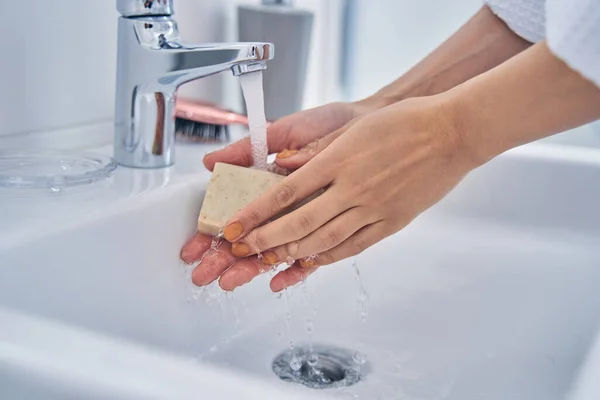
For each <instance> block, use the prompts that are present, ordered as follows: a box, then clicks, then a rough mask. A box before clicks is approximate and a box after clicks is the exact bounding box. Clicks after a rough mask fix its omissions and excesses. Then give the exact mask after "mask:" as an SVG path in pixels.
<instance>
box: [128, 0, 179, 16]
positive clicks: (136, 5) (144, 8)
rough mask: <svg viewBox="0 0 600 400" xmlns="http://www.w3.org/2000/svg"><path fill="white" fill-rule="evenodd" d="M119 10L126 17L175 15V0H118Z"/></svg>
mask: <svg viewBox="0 0 600 400" xmlns="http://www.w3.org/2000/svg"><path fill="white" fill-rule="evenodd" d="M117 11H119V13H120V14H121V15H122V16H124V17H144V16H151V15H164V16H170V15H173V0H117Z"/></svg>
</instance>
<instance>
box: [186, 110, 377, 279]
mask: <svg viewBox="0 0 600 400" xmlns="http://www.w3.org/2000/svg"><path fill="white" fill-rule="evenodd" d="M371 108H372V106H371V105H369V104H365V103H361V104H358V103H332V104H327V105H325V106H321V107H317V108H314V109H310V110H306V111H302V112H299V113H297V114H293V115H290V116H288V117H285V118H282V119H280V120H278V121H275V122H274V123H273V124H272V125H271V126H270V128H269V130H268V132H267V139H268V146H269V151H270V152H271V153H279V156H278V157H277V161H276V162H277V164H278V166H280V167H282V168H283V169H284V170H286V171H292V170H294V169H296V168H298V167H299V166H300V165H302V164H303V162H302V157H299V158H298V157H296V158H295V159H294V158H293V157H290V158H286V157H288V156H292V155H296V154H297V152H298V150H299V149H304V150H306V151H307V152H308V149H311V148H313V147H315V146H314V145H310V144H311V143H314V142H315V140H317V139H319V138H322V137H324V136H326V135H328V134H330V133H331V132H333V131H335V130H337V129H339V128H341V127H342V126H344V125H345V124H347V123H348V122H350V121H352V120H354V119H356V118H359V117H360V116H362V115H364V114H365V113H367V112H368V111H370V110H371ZM309 153H310V152H309ZM217 162H224V163H228V164H234V165H240V166H251V165H252V150H251V147H250V140H249V139H248V138H246V139H243V140H241V141H239V142H236V143H234V144H232V145H230V146H228V147H226V148H224V149H222V150H219V151H216V152H214V153H211V154H208V155H206V156H205V158H204V164H205V166H206V167H207V168H208V169H209V170H211V171H212V169H213V168H214V165H215V163H217ZM211 242H212V237H210V236H206V235H203V234H199V233H196V234H195V235H194V236H193V237H192V238H190V240H188V242H187V243H186V244H185V245H184V247H183V249H182V250H181V258H182V260H183V261H185V262H186V263H190V264H191V263H194V262H197V261H199V260H200V259H202V263H201V264H200V265H199V266H197V267H196V269H195V270H194V272H193V274H192V279H193V281H194V283H195V284H196V285H199V286H203V285H207V284H209V283H211V282H213V281H214V280H215V279H217V278H219V277H220V280H219V284H220V285H221V287H222V288H223V289H225V290H232V289H233V288H235V287H237V286H239V285H240V284H242V283H246V282H249V281H250V280H251V279H253V278H254V277H255V276H257V275H258V274H260V273H261V272H263V271H264V270H266V269H268V267H267V266H265V264H264V263H262V262H261V261H260V260H259V259H258V258H257V257H256V256H252V257H243V258H241V259H238V258H237V257H235V256H234V255H233V254H232V252H231V244H229V243H223V244H222V245H221V246H220V247H219V251H218V252H214V251H210V247H211ZM203 257H204V258H203ZM230 267H231V268H230ZM300 272H301V273H302V274H304V271H298V273H300ZM289 274H294V271H291V272H290V273H289ZM293 278H294V279H301V276H295V275H294V276H293Z"/></svg>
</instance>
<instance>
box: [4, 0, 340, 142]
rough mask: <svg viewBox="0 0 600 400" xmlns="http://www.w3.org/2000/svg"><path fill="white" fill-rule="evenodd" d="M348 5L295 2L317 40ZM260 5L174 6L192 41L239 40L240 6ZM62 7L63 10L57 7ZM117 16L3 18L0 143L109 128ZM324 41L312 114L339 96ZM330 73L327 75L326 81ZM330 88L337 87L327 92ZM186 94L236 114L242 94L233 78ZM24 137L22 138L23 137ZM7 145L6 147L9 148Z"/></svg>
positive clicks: (67, 11)
mask: <svg viewBox="0 0 600 400" xmlns="http://www.w3.org/2000/svg"><path fill="white" fill-rule="evenodd" d="M343 1H344V0H328V1H322V0H297V5H298V6H299V7H304V8H308V9H311V10H313V11H315V12H316V14H317V16H316V21H315V33H316V36H317V37H320V36H321V34H322V33H323V32H325V31H327V30H329V29H330V28H331V27H330V25H331V24H324V23H323V18H324V17H325V16H326V15H327V11H328V10H330V9H332V7H333V6H336V7H339V5H340V4H342V3H343ZM258 2H259V0H176V1H175V9H176V13H177V18H178V22H179V25H180V29H181V31H182V36H183V37H185V38H186V40H188V41H204V42H208V41H224V40H234V39H235V23H234V22H235V15H236V14H235V6H236V5H237V4H239V3H258ZM57 4H60V5H57ZM117 16H118V15H117V12H116V8H115V0H102V1H88V0H86V1H82V0H61V1H60V2H56V1H47V0H27V1H12V2H10V3H9V5H3V8H2V15H1V16H0V20H1V23H0V35H1V36H2V37H3V38H4V40H2V41H0V54H2V57H1V58H0V93H1V94H2V95H1V96H0V136H4V137H6V135H11V134H26V133H32V132H40V131H49V130H51V131H59V132H60V131H62V130H65V129H69V128H76V129H78V130H81V131H82V132H86V134H87V133H88V132H91V128H93V127H94V126H102V127H104V126H106V125H109V124H110V122H111V119H112V116H113V113H114V110H113V102H114V84H115V83H114V82H115V64H116V40H117ZM324 43H326V42H325V41H323V40H318V39H316V40H315V41H314V45H313V48H312V56H311V61H310V68H309V75H310V76H311V79H310V83H309V84H308V85H307V89H306V100H307V101H306V106H307V107H308V106H313V105H316V104H319V103H322V102H323V101H325V100H326V99H325V97H324V94H326V93H331V92H332V89H331V88H332V87H334V88H335V83H336V80H335V79H328V75H327V74H332V73H337V68H336V67H335V60H336V59H339V57H338V55H337V53H336V52H334V51H325V50H324V49H323V44H324ZM324 72H325V75H324ZM328 82H332V83H331V84H328ZM182 93H183V94H186V95H192V96H195V97H204V98H207V99H210V100H212V101H215V102H218V103H224V105H226V106H229V107H233V108H236V107H237V106H238V105H239V87H238V83H237V81H236V80H235V79H234V78H233V77H232V76H231V74H222V75H219V76H216V77H211V78H209V79H205V80H202V81H201V82H197V83H193V84H190V85H187V86H186V87H185V88H183V90H182ZM21 136H22V135H21ZM3 143H7V142H6V141H4V142H3Z"/></svg>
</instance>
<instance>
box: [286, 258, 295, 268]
mask: <svg viewBox="0 0 600 400" xmlns="http://www.w3.org/2000/svg"><path fill="white" fill-rule="evenodd" d="M295 262H296V260H294V259H293V258H292V257H290V256H288V257H287V258H286V259H285V263H286V264H287V266H288V267H291V266H292V265H294V263H295Z"/></svg>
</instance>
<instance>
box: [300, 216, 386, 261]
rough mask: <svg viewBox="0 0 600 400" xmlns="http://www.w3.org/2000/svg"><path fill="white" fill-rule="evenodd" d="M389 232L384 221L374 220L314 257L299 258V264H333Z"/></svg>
mask: <svg viewBox="0 0 600 400" xmlns="http://www.w3.org/2000/svg"><path fill="white" fill-rule="evenodd" d="M390 234H391V232H389V231H388V230H386V229H385V223H384V222H376V223H374V224H371V225H367V226H365V227H363V228H361V229H359V230H358V231H357V232H356V233H354V234H353V235H352V236H350V237H349V238H348V239H346V240H345V241H343V242H342V243H341V244H340V245H338V246H336V247H334V248H332V249H330V250H327V251H326V252H324V253H321V254H319V255H318V256H317V257H316V258H312V257H311V258H310V259H308V260H300V266H301V267H302V268H306V269H309V270H312V269H313V268H315V267H319V266H323V265H329V264H333V263H335V262H338V261H341V260H344V259H346V258H348V257H354V256H356V255H358V254H360V253H362V252H363V251H365V250H366V249H368V248H369V247H371V246H373V245H374V244H375V243H377V242H379V241H380V240H382V239H384V238H385V237H387V236H389V235H390Z"/></svg>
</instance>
